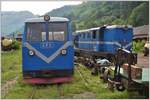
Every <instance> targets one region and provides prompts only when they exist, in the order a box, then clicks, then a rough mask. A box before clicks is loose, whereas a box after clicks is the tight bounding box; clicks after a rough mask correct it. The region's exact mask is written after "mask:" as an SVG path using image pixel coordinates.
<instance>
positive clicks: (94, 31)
mask: <svg viewBox="0 0 150 100" xmlns="http://www.w3.org/2000/svg"><path fill="white" fill-rule="evenodd" d="M92 38H93V39H96V30H93V31H92Z"/></svg>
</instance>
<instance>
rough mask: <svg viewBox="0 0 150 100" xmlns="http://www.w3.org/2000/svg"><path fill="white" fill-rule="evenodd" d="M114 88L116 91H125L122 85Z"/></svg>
mask: <svg viewBox="0 0 150 100" xmlns="http://www.w3.org/2000/svg"><path fill="white" fill-rule="evenodd" d="M116 88H117V90H118V91H124V90H125V87H124V86H123V84H117V85H116Z"/></svg>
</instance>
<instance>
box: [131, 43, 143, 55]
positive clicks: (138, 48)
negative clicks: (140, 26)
mask: <svg viewBox="0 0 150 100" xmlns="http://www.w3.org/2000/svg"><path fill="white" fill-rule="evenodd" d="M144 44H145V42H144V41H143V40H142V41H137V42H136V41H133V51H134V52H136V53H140V52H142V51H143V49H144Z"/></svg>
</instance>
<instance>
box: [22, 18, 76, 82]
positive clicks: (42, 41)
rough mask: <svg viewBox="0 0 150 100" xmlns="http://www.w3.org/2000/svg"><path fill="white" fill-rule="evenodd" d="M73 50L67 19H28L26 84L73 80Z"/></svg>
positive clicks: (26, 31)
mask: <svg viewBox="0 0 150 100" xmlns="http://www.w3.org/2000/svg"><path fill="white" fill-rule="evenodd" d="M73 57H74V49H73V44H72V30H71V25H70V21H69V20H68V19H67V18H61V17H49V16H44V18H43V17H42V18H32V19H28V20H27V21H26V22H25V31H24V35H23V46H22V59H23V64H22V72H23V78H24V82H25V83H29V84H51V83H63V82H69V81H71V80H72V76H73V69H74V68H73Z"/></svg>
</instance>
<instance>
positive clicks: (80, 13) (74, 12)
mask: <svg viewBox="0 0 150 100" xmlns="http://www.w3.org/2000/svg"><path fill="white" fill-rule="evenodd" d="M148 5H149V3H148V2H147V1H142V2H141V1H116V2H115V1H88V2H83V3H82V4H80V5H76V6H69V9H67V8H68V6H64V7H62V9H61V8H59V9H55V10H53V11H51V12H48V13H47V14H48V15H50V16H53V15H55V16H59V17H60V16H61V17H67V18H69V19H71V20H72V21H73V24H74V25H73V29H77V30H78V29H86V28H91V27H98V26H102V25H105V24H108V25H110V24H131V25H133V26H140V25H146V24H148V18H149V15H148V13H149V11H148ZM60 12H61V13H60ZM142 20H143V21H142ZM74 27H75V28H74ZM74 31H75V30H74Z"/></svg>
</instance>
